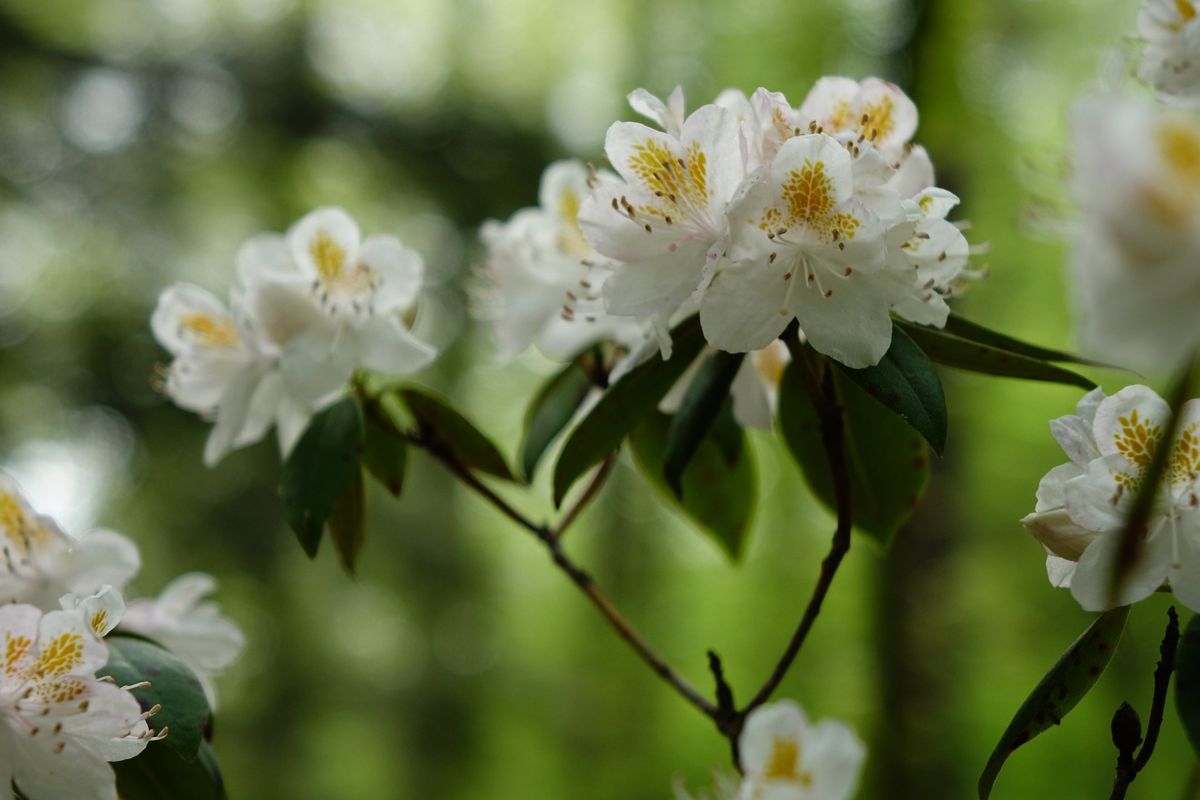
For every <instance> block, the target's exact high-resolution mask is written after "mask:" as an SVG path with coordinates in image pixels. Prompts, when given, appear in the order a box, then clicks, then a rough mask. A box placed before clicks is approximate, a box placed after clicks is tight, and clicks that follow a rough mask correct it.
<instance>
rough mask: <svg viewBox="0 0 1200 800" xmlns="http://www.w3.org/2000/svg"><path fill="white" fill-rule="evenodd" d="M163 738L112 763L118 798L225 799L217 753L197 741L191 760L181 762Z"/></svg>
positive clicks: (147, 799)
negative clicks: (197, 746)
mask: <svg viewBox="0 0 1200 800" xmlns="http://www.w3.org/2000/svg"><path fill="white" fill-rule="evenodd" d="M169 738H170V737H168V738H167V739H164V740H163V741H161V742H151V743H150V744H148V745H147V746H146V749H145V750H144V751H142V754H141V755H139V756H138V757H137V758H131V759H128V760H126V761H115V762H113V765H112V767H113V772H115V773H116V774H117V794H118V795H120V797H121V800H225V798H226V794H225V781H224V779H223V778H222V777H221V769H220V767H219V766H218V765H217V754H216V753H215V752H214V751H213V749H212V746H211V745H209V743H208V742H201V744H200V750H199V753H198V754H197V756H196V758H195V759H193V760H192V761H184V760H183V759H182V758H180V757H179V755H178V754H176V753H175V752H173V751H172V750H171V748H169V747H167V746H166V743H167V741H169Z"/></svg>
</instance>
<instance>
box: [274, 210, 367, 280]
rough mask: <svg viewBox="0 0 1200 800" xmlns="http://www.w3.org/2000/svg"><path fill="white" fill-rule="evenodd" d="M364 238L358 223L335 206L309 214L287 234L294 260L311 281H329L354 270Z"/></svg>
mask: <svg viewBox="0 0 1200 800" xmlns="http://www.w3.org/2000/svg"><path fill="white" fill-rule="evenodd" d="M361 239H362V235H361V233H360V232H359V229H358V223H356V222H355V221H354V219H353V218H352V217H351V216H350V215H349V214H347V213H346V212H345V211H344V210H342V209H340V208H337V207H334V206H326V207H324V208H318V209H316V210H315V211H311V212H309V213H308V215H306V216H305V217H304V218H302V219H301V220H300V221H299V222H297V223H296V224H295V225H294V226H292V229H291V230H290V231H288V234H287V244H288V250H289V251H290V252H291V256H292V261H293V262H294V263H295V264H296V265H297V266H299V267H300V271H301V272H302V273H303V274H304V275H305V276H306V277H307V278H308V279H310V280H314V279H322V280H330V279H333V278H334V277H336V276H337V275H339V274H342V273H343V272H345V271H348V270H349V269H351V268H352V267H353V266H354V264H355V263H356V262H357V261H358V246H359V242H360V241H361Z"/></svg>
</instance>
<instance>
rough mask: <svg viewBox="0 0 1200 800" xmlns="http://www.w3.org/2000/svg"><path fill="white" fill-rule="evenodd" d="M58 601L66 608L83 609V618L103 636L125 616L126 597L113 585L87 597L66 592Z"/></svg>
mask: <svg viewBox="0 0 1200 800" xmlns="http://www.w3.org/2000/svg"><path fill="white" fill-rule="evenodd" d="M58 602H59V605H61V606H62V607H63V609H64V610H67V611H70V610H72V609H76V608H77V609H79V610H80V611H82V612H83V618H84V619H85V620H87V623H88V625H90V626H91V628H92V630H94V631H95V632H96V635H97V636H99V637H101V638H104V637H105V636H107V635H108V634H109V633H110V632H111V631H112V630H113V629H114V628H116V627H117V626H118V625H120V624H121V620H122V619H123V618H124V617H125V598H124V597H122V596H121V593H120V592H118V591H117V590H116V589H114V588H113V587H111V586H105V587H103V588H102V589H101V590H100V591H98V592H96V593H95V594H91V595H88V596H86V597H82V596H80V595H77V594H74V593H72V594H64V595H63V596H62V597H61V598H59V601H58Z"/></svg>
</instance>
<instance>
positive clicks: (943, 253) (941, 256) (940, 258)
mask: <svg viewBox="0 0 1200 800" xmlns="http://www.w3.org/2000/svg"><path fill="white" fill-rule="evenodd" d="M945 260H946V251H945V250H943V251H942V254H941V255H939V256H938V261H945Z"/></svg>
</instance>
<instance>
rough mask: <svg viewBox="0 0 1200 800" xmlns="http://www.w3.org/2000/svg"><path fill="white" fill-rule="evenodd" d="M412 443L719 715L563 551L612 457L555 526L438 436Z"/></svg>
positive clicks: (684, 691) (681, 687)
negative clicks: (481, 475) (519, 532)
mask: <svg viewBox="0 0 1200 800" xmlns="http://www.w3.org/2000/svg"><path fill="white" fill-rule="evenodd" d="M413 443H414V444H417V445H420V446H422V447H424V448H425V449H426V450H427V451H428V452H429V453H430V454H431V455H433V456H434V457H435V458H436V459H437V460H438V461H440V462H441V463H442V464H443V465H445V467H446V468H447V469H449V470H450V471H451V472H452V473H454V475H455V476H456V477H458V478H459V479H460V480H462V482H463V483H465V484H466V485H467V486H469V487H470V488H471V489H474V490H475V491H476V492H477V493H478V494H479V495H480V497H482V498H483V499H484V500H487V501H488V502H489V503H491V504H492V505H493V506H495V507H496V509H497V510H499V511H500V512H501V513H503V514H504V515H505V516H507V517H508V518H509V519H511V520H513V521H514V522H516V523H517V524H518V525H520V526H521V527H522V528H524V529H525V530H527V531H529V532H530V533H532V534H533V535H534V536H535V537H536V538H537V540H538V541H539V542H541V543H542V544H543V545H544V546H545V547H546V549H547V550H548V551H549V553H550V558H551V560H553V562H554V564H555V565H556V566H557V567H558V568H559V569H560V570H562V571H563V572H564V573H565V574H566V576H567V577H568V578H570V579H571V582H572V583H574V584H575V586H577V587H578V588H579V590H580V591H582V592H583V593H584V594H585V595H587V597H588V599H589V600H590V601H591V602H592V605H594V606H595V607H596V609H597V610H598V611H599V612H600V613H601V615H603V616H604V618H605V619H606V620H607V621H608V624H609V625H610V626H611V627H612V628H613V630H615V631H616V632H617V635H618V636H620V637H621V638H622V639H624V640H625V642H626V644H628V645H629V646H630V647H631V648H633V650H634V652H636V653H637V654H638V656H639V657H640V658H641V659H642V661H644V662H645V663H646V665H647V666H648V667H650V669H651V670H653V672H654V673H655V674H656V675H658V676H659V677H660V678H662V679H663V680H664V681H665V682H666V683H667V684H668V685H670V686H671V688H673V689H674V690H675V691H676V692H677V693H678V694H679V695H680V696H681V697H683V699H684V700H686V701H687V702H688V703H690V704H691V705H692V706H694V707H695V708H696V709H697V710H699V711H700V713H702V714H704V715H705V716H706V717H708V718H709V719H716V716H717V707H716V706H715V705H713V704H712V703H711V702H710V701H709V700H707V699H706V698H705V697H704V696H703V695H702V694H701V693H700V692H699V691H698V690H696V688H695V687H693V686H692V685H691V684H690V683H688V681H687V679H685V678H684V677H683V676H682V675H680V674H679V673H677V672H676V671H675V670H674V669H672V668H671V666H670V665H669V664H667V662H666V661H665V660H663V658H662V657H661V656H659V655H658V654H657V653H656V652H655V651H654V649H653V648H651V647H650V645H649V644H647V643H646V641H645V640H644V639H643V638H642V637H641V636H640V635H639V634H638V632H637V631H636V630H634V628H633V626H632V625H631V624H630V623H629V621H628V620H626V619H625V617H624V616H623V615H622V614H621V612H620V611H618V610H617V607H616V606H615V605H613V603H612V601H611V600H609V599H608V596H607V595H605V594H604V592H603V591H602V590H601V589H600V587H599V586H598V585H597V584H596V581H595V579H593V578H592V576H591V575H590V574H588V572H587V571H586V570H584V569H583V568H582V567H580V566H579V565H577V564H576V563H575V562H574V561H572V560H571V559H570V557H569V556H567V554H566V553H565V552H564V551H563V549H562V544H561V542H560V541H559V538H560V537H561V536H562V533H563V531H564V530H566V528H567V527H568V526H569V525H570V523H571V522H572V521H573V520H574V519H575V518H577V517H578V515H579V512H580V511H582V510H583V507H584V506H585V505H586V504H587V502H588V501H590V500H591V499H592V498H593V497H594V496H595V495H596V493H597V492H598V491H599V489H600V486H601V485H603V482H604V477H605V474H606V473H607V471H608V470H609V469H611V463H612V459H611V458H610V459H609V460H608V461H606V462H605V463H604V464H603V465H601V468H600V470H599V472H598V473H597V475H596V478H594V479H593V480H592V483H591V485H589V487H588V490H586V491H585V492H584V494H583V495H581V497H580V500H579V501H577V502H576V503H575V504H574V505H573V506H572V507H571V509H570V510H569V511H568V512H567V514H566V515H565V516H564V517H563V519H562V520H560V521H559V522H558V523H557V524H555V525H554V526H553V527H551V526H547V525H545V524H539V523H536V522H534V521H533V520H531V519H529V518H528V517H526V516H525V515H524V514H522V513H521V512H520V511H518V510H517V509H515V508H514V507H513V506H511V505H510V504H509V503H508V502H507V501H506V500H504V498H502V497H500V496H499V495H498V494H496V493H495V492H494V491H492V490H491V489H490V488H488V486H487V485H486V484H484V483H483V482H482V481H480V480H479V479H478V478H476V477H475V475H474V473H472V472H471V470H470V469H468V468H467V467H466V466H465V465H463V464H462V463H461V462H460V461H459V460H458V459H457V458H456V457H455V456H454V454H453V453H451V452H450V451H448V450H447V449H446V448H444V447H442V446H441V444H440V443H439V442H438V441H437V440H435V439H429V438H426V437H414V438H413Z"/></svg>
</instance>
